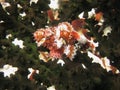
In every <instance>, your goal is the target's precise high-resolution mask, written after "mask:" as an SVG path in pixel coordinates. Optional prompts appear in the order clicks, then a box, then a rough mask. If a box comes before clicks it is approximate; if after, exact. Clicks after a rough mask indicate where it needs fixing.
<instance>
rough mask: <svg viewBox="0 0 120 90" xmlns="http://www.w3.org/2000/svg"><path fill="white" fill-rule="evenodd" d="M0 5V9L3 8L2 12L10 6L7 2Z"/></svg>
mask: <svg viewBox="0 0 120 90" xmlns="http://www.w3.org/2000/svg"><path fill="white" fill-rule="evenodd" d="M0 3H1V5H2V8H3V9H4V10H5V8H6V7H9V6H11V5H10V3H8V2H0Z"/></svg>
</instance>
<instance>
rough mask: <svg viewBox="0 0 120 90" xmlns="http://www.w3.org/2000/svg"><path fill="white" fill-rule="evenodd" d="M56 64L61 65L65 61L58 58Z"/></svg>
mask: <svg viewBox="0 0 120 90" xmlns="http://www.w3.org/2000/svg"><path fill="white" fill-rule="evenodd" d="M57 64H61V66H63V65H64V64H65V62H64V61H63V60H62V59H59V60H58V61H57Z"/></svg>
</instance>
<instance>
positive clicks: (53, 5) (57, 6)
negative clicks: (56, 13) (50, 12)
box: [49, 0, 59, 9]
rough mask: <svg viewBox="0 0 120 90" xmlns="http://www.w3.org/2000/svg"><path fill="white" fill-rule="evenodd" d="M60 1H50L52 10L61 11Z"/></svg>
mask: <svg viewBox="0 0 120 90" xmlns="http://www.w3.org/2000/svg"><path fill="white" fill-rule="evenodd" d="M58 2H59V0H50V4H49V7H50V8H51V9H59V3H58Z"/></svg>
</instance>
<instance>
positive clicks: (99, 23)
mask: <svg viewBox="0 0 120 90" xmlns="http://www.w3.org/2000/svg"><path fill="white" fill-rule="evenodd" d="M104 21H105V20H104V18H103V17H101V19H100V21H99V22H98V24H97V25H99V26H102V25H103V23H104Z"/></svg>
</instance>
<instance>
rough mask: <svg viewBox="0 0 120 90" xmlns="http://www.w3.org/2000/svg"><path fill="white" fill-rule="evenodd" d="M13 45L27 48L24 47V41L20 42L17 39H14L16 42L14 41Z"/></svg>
mask: <svg viewBox="0 0 120 90" xmlns="http://www.w3.org/2000/svg"><path fill="white" fill-rule="evenodd" d="M12 43H13V44H14V45H15V46H17V45H18V46H19V47H20V48H22V49H23V48H24V47H25V46H24V45H23V41H22V40H18V39H17V38H15V39H14V41H12Z"/></svg>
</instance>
